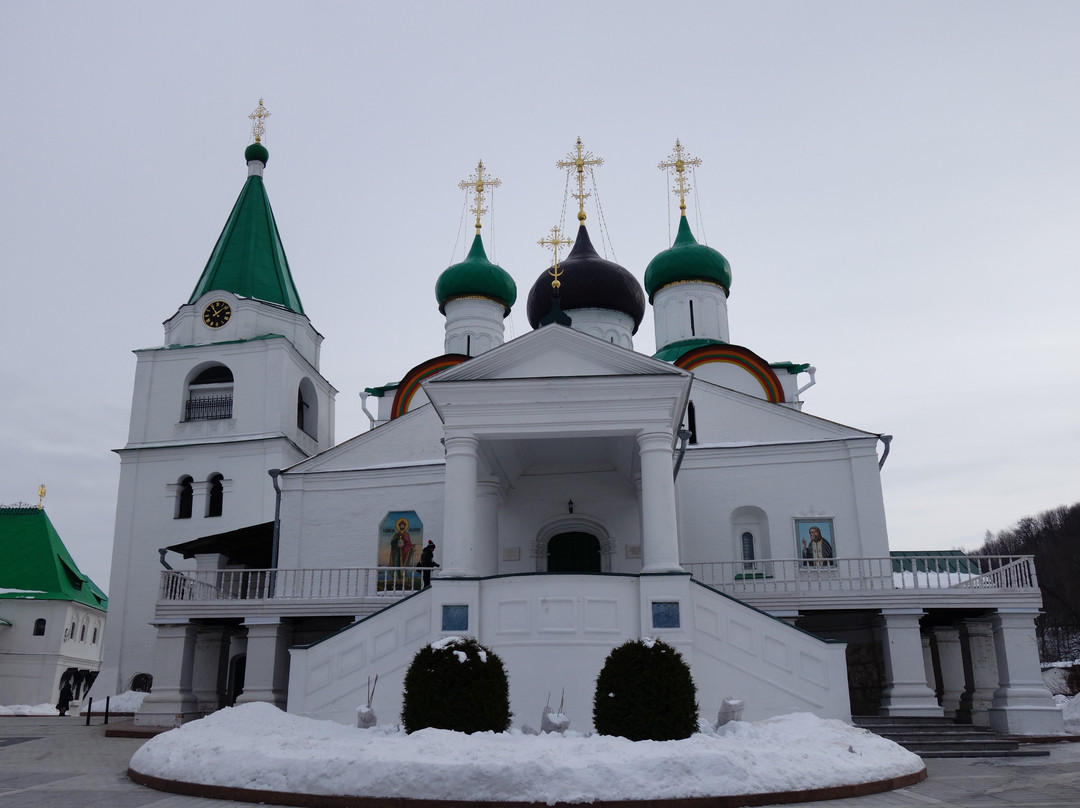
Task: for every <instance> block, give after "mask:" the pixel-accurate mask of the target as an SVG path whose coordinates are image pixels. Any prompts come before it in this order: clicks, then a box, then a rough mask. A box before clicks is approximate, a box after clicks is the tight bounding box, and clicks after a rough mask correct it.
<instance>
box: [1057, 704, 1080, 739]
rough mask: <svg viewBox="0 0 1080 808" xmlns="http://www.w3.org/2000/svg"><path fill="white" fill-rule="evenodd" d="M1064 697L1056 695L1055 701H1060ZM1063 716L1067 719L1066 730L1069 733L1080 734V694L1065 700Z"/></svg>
mask: <svg viewBox="0 0 1080 808" xmlns="http://www.w3.org/2000/svg"><path fill="white" fill-rule="evenodd" d="M1062 698H1063V697H1061V696H1054V701H1059V699H1062ZM1059 703H1060V702H1059ZM1061 717H1062V718H1063V719H1065V731H1066V732H1067V733H1069V734H1070V735H1080V696H1073V697H1072V698H1071V699H1068V700H1067V701H1065V703H1064V707H1063V709H1062V711H1061Z"/></svg>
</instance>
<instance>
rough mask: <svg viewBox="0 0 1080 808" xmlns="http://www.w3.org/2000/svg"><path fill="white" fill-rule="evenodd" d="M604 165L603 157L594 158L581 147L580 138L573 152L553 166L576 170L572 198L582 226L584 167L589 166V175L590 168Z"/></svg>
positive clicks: (583, 220)
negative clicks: (574, 192)
mask: <svg viewBox="0 0 1080 808" xmlns="http://www.w3.org/2000/svg"><path fill="white" fill-rule="evenodd" d="M603 164H604V158H603V157H596V156H595V155H594V154H593V153H592V152H591V151H586V150H585V148H584V147H583V146H582V145H581V138H580V137H579V138H578V139H577V143H576V144H574V150H573V151H571V152H570V153H569V154H568V155H566V159H565V160H560V161H559V162H557V163H556V164H555V165H556V166H558V167H559V168H566V169H570V168H576V169H577V187H578V189H577V193H576V194H574V198H575V199H577V201H578V215H577V217H578V221H579V222H581V223H582V224H584V223H585V198H586V197H587V196H589V194H587V193H585V167H586V166H589V171H590V173H591V172H592V166H600V165H603Z"/></svg>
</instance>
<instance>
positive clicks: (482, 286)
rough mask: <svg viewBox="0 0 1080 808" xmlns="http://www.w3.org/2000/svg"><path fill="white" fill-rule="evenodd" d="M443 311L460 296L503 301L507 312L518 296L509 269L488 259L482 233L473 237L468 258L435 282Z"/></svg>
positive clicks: (437, 296)
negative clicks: (448, 303) (451, 301)
mask: <svg viewBox="0 0 1080 808" xmlns="http://www.w3.org/2000/svg"><path fill="white" fill-rule="evenodd" d="M435 297H436V298H437V299H438V301H439V311H441V312H442V313H443V314H445V313H446V303H447V302H448V301H450V300H453V299H454V298H458V297H486V298H490V299H491V300H494V301H496V302H498V303H501V304H502V306H503V316H504V317H505V316H506V315H507V314H509V313H510V307H511V306H513V305H514V301H516V300H517V284H515V283H514V279H513V278H511V277H510V273H508V272H507V271H506V270H505V269H503V268H502V267H501V266H499V265H498V264H493V263H491V261H489V260H488V257H487V253H486V252H484V243H483V242H482V241H481V240H480V234H479V233H477V234H476V238H474V239H473V243H472V248H471V249H470V250H469V254H468V255H467V256H466V257H465V260H464V261H462V262H461V263H460V264H454V265H452V266H449V267H447V268H446V269H445V270H443V273H442V275H440V276H439V280H438V281H437V282H436V283H435Z"/></svg>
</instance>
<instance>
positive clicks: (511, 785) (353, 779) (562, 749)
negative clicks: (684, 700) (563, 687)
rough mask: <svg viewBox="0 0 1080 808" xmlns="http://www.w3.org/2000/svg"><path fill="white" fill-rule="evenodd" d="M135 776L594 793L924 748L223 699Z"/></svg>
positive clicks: (631, 795) (640, 793) (157, 742)
mask: <svg viewBox="0 0 1080 808" xmlns="http://www.w3.org/2000/svg"><path fill="white" fill-rule="evenodd" d="M131 768H132V769H133V770H134V771H136V772H139V773H141V774H145V775H150V776H154V777H161V778H165V779H170V780H181V781H186V782H198V783H203V784H208V785H219V786H232V787H236V788H251V789H261V790H269V791H287V792H292V793H308V794H339V795H359V796H368V797H403V798H412V799H445V800H508V801H529V802H532V801H537V800H545V801H547V802H548V803H549V804H551V803H555V802H591V801H594V800H641V799H663V798H679V797H702V796H712V795H723V794H749V793H759V792H775V791H789V790H801V789H811V788H824V787H829V786H839V785H850V784H854V783H863V782H869V781H875V780H882V779H885V778H891V777H899V776H903V775H908V774H913V773H916V772H919V771H921V770H922V768H923V763H922V760H921V759H920V758H919V757H917V756H916V755H914V754H912V753H911V752H908V751H907V750H905V749H903V748H901V747H900V746H897V745H896V744H894V743H893V742H892V741H888V740H885V739H884V738H881V737H879V736H877V735H873V734H871V733H869V732H866V731H865V730H861V729H857V728H855V727H852V726H849V725H847V724H844V723H843V722H841V721H834V720H823V719H820V718H817V717H815V716H813V715H810V714H808V713H794V714H791V715H785V716H779V717H777V718H771V719H768V720H765V721H758V722H756V723H752V724H751V723H745V722H741V721H738V722H731V723H729V724H727V725H725V726H723V727H721V728H720V729H719V730H718V731H714V730H713V729H711V728H708V727H703V730H702V731H701V732H700V733H698V734H697V735H694V736H693V737H691V738H688V739H686V740H683V741H667V742H663V743H657V742H653V741H638V742H634V741H628V740H626V739H625V738H613V737H609V736H602V735H583V734H581V733H575V732H573V731H572V730H571V731H568V732H567V733H566V734H565V735H559V734H555V733H552V734H541V735H532V734H524V733H522V732H520V731H517V730H511V731H510V732H507V733H501V734H494V733H490V732H488V733H477V734H475V735H463V734H461V733H457V732H449V731H447V730H436V729H426V730H421V731H419V732H415V733H413V734H411V735H407V734H405V733H404V732H403V731H401V730H399V729H398V728H397V727H396V726H385V725H383V726H379V727H376V728H373V729H356V728H353V727H347V726H343V725H341V724H338V723H335V722H333V721H315V720H312V719H309V718H302V717H300V716H296V715H290V714H288V713H284V712H282V711H280V710H278V709H276V708H274V707H272V706H270V705H268V704H258V703H254V704H244V705H241V706H238V707H232V708H227V709H224V710H220V711H218V712H216V713H214V714H213V715H210V716H208V717H206V718H203V719H201V720H199V721H193V722H192V723H190V724H185V725H184V726H182V727H179V728H177V729H175V730H172V731H170V732H166V733H164V734H162V735H159V736H157V737H156V738H152V739H151V740H149V741H147V743H146V744H144V745H143V746H142V747H141V748H140V749H139V751H138V752H136V753H135V755H134V757H132V759H131Z"/></svg>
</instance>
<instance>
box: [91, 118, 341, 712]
mask: <svg viewBox="0 0 1080 808" xmlns="http://www.w3.org/2000/svg"><path fill="white" fill-rule="evenodd" d="M269 114H270V113H269V112H268V111H267V110H266V108H265V107H264V106H263V104H262V100H261V99H260V101H259V106H258V108H257V109H256V110H255V112H253V113H252V114H251V115H250V116H249V117H250V118H251V119H252V121H253V125H252V135H253V142H252V143H251V145H249V146H248V147H247V149H246V150H245V152H244V159H245V161H246V162H247V169H248V171H247V179H246V181H245V182H244V186H243V188H242V189H241V191H240V196H239V197H238V198H237V200H236V203H235V204H234V205H233V208H232V212H231V213H230V214H229V217H228V219H227V221H226V222H225V227H224V228H223V229H222V231H221V235H220V236H219V237H218V240H217V243H216V244H215V245H214V248H213V250H212V251H211V254H210V258H209V260H208V261H207V263H206V267H205V268H204V269H203V271H202V275H201V276H200V277H199V279H198V282H197V283H196V285H195V289H194V291H193V292H192V294H191V296H190V298H189V299H188V300H187V302H186V303H184V304H183V305H181V306H180V308H179V309H178V310H177V311H176V313H175V314H173V315H172V316H171V317H169V318H168V319H167V320H166V321H165V323H164V332H165V333H164V341H163V343H162V345H161V346H159V347H155V348H145V349H140V350H137V351H135V356H136V368H135V385H134V394H133V396H132V406H131V420H130V426H129V429H128V439H127V443H126V444H125V446H124V447H123V448H122V449H118V450H116V451H117V454H119V456H120V485H119V493H118V497H117V504H116V528H115V534H114V539H113V558H112V581H111V586H110V589H111V590H112V593H113V597H112V598H111V601H112V603H111V605H112V607H113V608H112V613H111V615H110V617H111V619H110V620H109V623H108V630H107V632H106V636H105V660H104V663H103V666H102V672H101V675H100V677H99V680H98V681H99V684H98V685H96V686H95V690H96V691H97V692H99V693H101V694H102V695H107V694H108V693H110V692H113V693H121V692H123V691H125V690H127V689H129V687H130V685H131V681H132V679H133V678H134V677H136V676H138V675H140V674H146V673H149V674H151V675H153V674H154V673H155V671H153V670H152V669H151V666H152V664H153V663H152V660H153V658H154V642H155V637H156V632H155V627H154V626H152V625H151V622H152V621H153V620H154V608H155V603H156V601H157V594H158V589H159V583H160V579H161V571H162V569H163V566H162V563H161V562H162V560H163V559H164V554H159V552H158V551H159V549H160V548H165V547H169V546H171V545H175V544H178V543H181V542H186V541H191V540H193V539H197V538H200V537H203V536H210V535H215V534H219V533H225V532H228V531H232V530H236V529H238V528H242V527H248V526H251V525H257V524H262V523H266V522H269V521H272V520H273V518H274V505H275V492H274V487H273V481H272V480H271V478H270V477H269V475H268V474H267V472H268V471H269V470H270V469H280V468H286V467H288V466H290V465H293V464H294V463H297V462H299V461H301V460H303V459H305V458H307V457H310V456H311V455H313V454H315V453H316V452H319V451H322V450H324V449H327V448H329V447H330V446H332V445H333V443H334V398H335V396H336V394H337V391H336V390H335V389H334V388H333V386H331V384H330V383H329V382H328V381H327V380H326V379H325V378H323V376H322V374H321V373H320V371H319V352H320V346H321V344H322V340H323V337H322V335H321V334H319V332H318V331H316V330H315V329H314V327H313V326H312V325H311V322H310V321H309V320H308V318H307V315H306V314H305V313H304V308H303V305H302V304H301V302H300V295H299V294H298V292H297V290H296V286H295V285H294V283H293V279H292V273H291V271H290V269H289V264H288V260H287V259H286V257H285V250H284V248H283V247H282V243H281V237H280V234H279V233H278V228H277V223H276V222H275V220H274V214H273V211H272V210H271V207H270V200H269V197H268V196H267V193H266V188H265V186H264V184H263V173H264V171H265V168H266V164H267V162H268V160H269V152H268V151H267V149H266V147H265V146H264V145H263V143H262V140H263V136H264V135H265V121H266V118H267V117H268V116H269ZM170 561H171V563H173V564H174V565H176V566H177V567H179V566H181V565H182V564H185V563H187V564H190V562H184V561H183V560H182V559H179V556H176V555H175V554H174V555H173V556H171V557H170Z"/></svg>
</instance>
